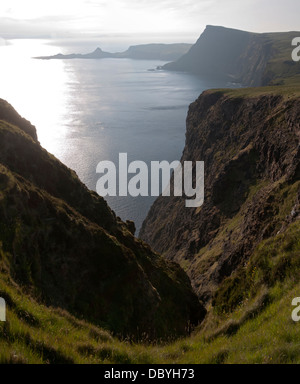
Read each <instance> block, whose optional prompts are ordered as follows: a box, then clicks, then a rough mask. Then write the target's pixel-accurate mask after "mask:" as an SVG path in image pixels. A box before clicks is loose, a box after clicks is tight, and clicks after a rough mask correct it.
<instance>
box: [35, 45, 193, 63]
mask: <svg viewBox="0 0 300 384" xmlns="http://www.w3.org/2000/svg"><path fill="white" fill-rule="evenodd" d="M191 47H192V44H182V43H179V44H144V45H134V46H131V47H129V48H128V49H127V51H125V52H117V53H110V52H105V51H102V49H101V48H97V49H96V50H95V51H94V52H91V53H87V54H81V53H72V54H69V55H63V54H61V53H59V54H57V55H54V56H39V57H34V58H35V59H40V60H71V59H93V60H95V59H106V58H115V59H136V60H162V61H174V60H177V59H179V58H180V57H181V56H183V55H185V54H186V53H187V52H188V51H189V50H190V48H191Z"/></svg>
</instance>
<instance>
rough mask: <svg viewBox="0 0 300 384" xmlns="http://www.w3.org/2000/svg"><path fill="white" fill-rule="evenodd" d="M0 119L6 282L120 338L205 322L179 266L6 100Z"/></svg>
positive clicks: (0, 253)
mask: <svg viewBox="0 0 300 384" xmlns="http://www.w3.org/2000/svg"><path fill="white" fill-rule="evenodd" d="M0 119H1V120H0V186H1V188H0V268H1V273H2V276H3V275H4V276H6V278H7V279H9V281H11V282H15V283H16V284H18V285H19V286H21V287H23V289H24V290H25V292H27V293H28V294H30V295H31V296H32V297H34V298H36V299H38V300H40V301H43V302H44V303H45V304H47V305H50V304H51V305H53V306H55V307H61V308H64V309H67V310H69V311H70V312H72V313H74V314H77V316H79V317H82V318H85V319H87V320H89V321H92V322H94V323H96V324H103V326H105V327H106V328H107V329H109V330H111V331H113V332H114V333H116V334H120V335H123V336H127V335H128V336H134V337H137V338H139V337H144V336H143V335H145V334H146V335H148V337H150V338H166V337H169V336H176V335H182V334H185V333H187V332H188V331H189V329H190V327H191V326H192V325H193V324H194V325H196V324H197V323H198V322H199V321H201V320H202V319H203V317H204V315H205V310H204V308H203V307H202V306H201V304H200V303H199V302H198V300H197V298H196V296H195V294H194V293H193V292H192V289H191V285H190V282H189V279H188V278H187V276H186V275H185V273H184V272H183V270H182V269H181V268H180V267H179V266H178V265H176V264H174V263H172V262H167V261H165V260H164V259H163V258H162V257H160V256H159V255H157V254H155V253H153V252H152V251H151V249H150V248H149V246H147V245H146V244H143V243H142V242H141V241H139V240H137V239H135V238H134V236H133V234H132V233H131V232H132V223H127V224H125V223H123V222H122V221H121V220H120V219H119V218H117V217H116V216H115V214H114V212H113V211H111V209H110V208H109V207H108V205H107V203H106V202H105V201H104V199H103V198H101V197H99V196H98V195H97V194H96V193H94V192H91V191H89V190H88V189H87V188H86V187H85V186H84V185H83V184H82V183H81V182H80V181H79V179H78V178H77V176H76V174H75V173H74V172H73V171H71V170H70V169H68V168H67V167H65V166H64V165H63V164H62V163H60V162H59V161H58V160H57V159H55V158H54V157H53V156H52V155H50V154H49V153H48V152H47V151H46V150H44V149H43V148H42V147H41V146H40V144H39V143H38V142H37V140H36V132H35V128H34V127H33V126H32V125H31V124H30V123H29V122H27V121H26V120H24V119H22V118H21V117H20V116H19V115H18V114H17V113H16V112H15V111H14V110H13V108H12V107H11V106H10V105H9V104H8V103H6V102H5V101H0ZM0 296H1V292H0ZM8 304H9V301H8Z"/></svg>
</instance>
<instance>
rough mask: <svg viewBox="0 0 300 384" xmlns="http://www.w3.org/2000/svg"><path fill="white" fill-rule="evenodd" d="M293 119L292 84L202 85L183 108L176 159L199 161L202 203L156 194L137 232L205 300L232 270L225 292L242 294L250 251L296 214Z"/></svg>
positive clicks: (299, 117) (298, 185)
mask: <svg viewBox="0 0 300 384" xmlns="http://www.w3.org/2000/svg"><path fill="white" fill-rule="evenodd" d="M286 92H287V93H286ZM299 121H300V97H299V88H298V90H297V91H296V89H295V90H294V92H293V90H292V89H291V88H288V89H284V88H276V87H269V88H265V89H253V90H252V89H249V90H238V91H206V92H204V93H203V94H202V95H201V96H200V97H199V99H198V100H197V101H196V102H195V103H193V104H192V105H191V106H190V109H189V113H188V118H187V134H186V145H185V149H184V152H183V157H182V161H185V160H187V161H194V162H195V161H205V202H204V205H203V206H202V207H201V208H198V209H190V208H186V207H185V202H184V199H182V198H168V199H166V198H163V197H159V198H158V199H157V201H156V202H155V203H154V205H153V206H152V208H151V210H150V212H149V215H148V217H147V218H146V220H145V222H144V224H143V227H142V230H141V233H140V236H141V238H142V239H144V240H145V241H147V242H149V244H150V245H151V246H152V247H153V248H154V249H155V250H156V251H158V252H160V253H162V254H163V255H164V256H165V257H166V258H168V259H170V260H173V261H176V262H179V263H180V264H181V266H182V267H183V268H184V269H185V270H186V271H187V273H188V275H189V276H190V278H191V280H192V284H193V286H194V288H195V290H196V291H197V293H198V295H199V297H201V298H202V299H203V300H204V301H205V302H206V303H211V299H212V298H214V297H215V294H216V292H217V291H218V290H219V291H220V290H224V289H225V288H224V285H223V284H227V283H228V281H227V282H226V278H228V277H232V276H233V275H234V274H235V273H238V274H239V280H236V281H235V282H234V283H232V284H233V285H231V291H232V292H233V294H234V289H236V292H239V293H238V294H237V296H238V295H239V294H240V290H244V291H245V293H246V292H247V287H246V286H244V287H242V288H241V286H242V282H243V281H244V280H243V278H242V276H243V273H244V272H245V271H244V270H243V268H244V267H245V266H246V265H247V263H249V262H251V260H252V259H251V257H252V255H253V251H254V249H256V247H257V246H258V245H259V244H260V243H261V242H262V241H263V240H266V239H269V238H272V236H275V235H276V234H279V233H283V234H284V233H285V231H286V229H287V228H288V227H289V226H290V225H291V223H293V222H295V221H297V220H299V214H300V207H299V202H300V125H299ZM282 262H283V261H282ZM283 263H284V262H283ZM287 263H288V261H287ZM234 284H235V285H234ZM234 287H235V288H234ZM227 294H228V292H227ZM224 297H225V299H224ZM224 297H223V299H224V300H223V302H224V303H228V302H229V301H230V295H228V296H227V298H226V295H225V296H224ZM221 301H222V300H220V301H219V302H221ZM236 301H237V302H239V300H238V299H237V300H236ZM235 304H237V303H236V302H235ZM229 305H230V304H229Z"/></svg>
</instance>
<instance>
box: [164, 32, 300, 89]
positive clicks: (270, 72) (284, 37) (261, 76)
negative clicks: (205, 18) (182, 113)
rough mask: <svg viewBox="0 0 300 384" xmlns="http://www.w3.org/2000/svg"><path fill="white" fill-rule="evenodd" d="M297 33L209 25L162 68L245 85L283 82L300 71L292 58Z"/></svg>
mask: <svg viewBox="0 0 300 384" xmlns="http://www.w3.org/2000/svg"><path fill="white" fill-rule="evenodd" d="M298 35H299V32H287V33H264V34H258V33H249V32H245V31H239V30H235V29H229V28H224V27H216V26H210V25H209V26H207V27H206V29H205V31H204V32H203V34H202V35H201V36H200V38H199V40H198V41H197V42H196V44H195V45H194V46H193V47H192V48H191V49H190V51H189V52H188V53H187V54H186V55H184V56H182V57H181V58H180V59H178V60H177V61H175V62H173V63H169V64H166V65H165V66H164V67H163V69H166V70H171V71H184V72H191V73H194V74H197V75H200V76H203V77H211V78H214V79H221V80H225V81H233V82H239V83H242V84H243V85H246V86H264V85H268V84H271V83H272V82H274V81H275V82H276V81H277V82H282V81H283V79H284V78H286V77H292V76H295V75H297V74H298V75H299V73H300V69H299V66H297V63H294V62H293V61H292V59H291V53H292V47H291V42H292V39H293V38H295V37H296V36H298Z"/></svg>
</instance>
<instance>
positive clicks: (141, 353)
mask: <svg viewBox="0 0 300 384" xmlns="http://www.w3.org/2000/svg"><path fill="white" fill-rule="evenodd" d="M1 252H2V251H1ZM299 252H300V222H299V221H298V222H296V223H295V224H293V225H292V226H291V227H290V228H289V229H288V231H287V232H286V233H285V234H284V235H278V236H277V237H276V238H274V239H272V240H268V241H266V242H265V243H264V244H262V245H261V246H260V247H259V248H258V249H257V250H256V252H255V256H254V260H261V259H264V260H266V261H268V263H269V265H270V266H271V269H272V270H274V266H275V265H276V264H277V263H278V262H279V260H281V259H282V257H283V256H287V257H289V256H291V255H294V257H292V260H293V261H292V262H291V263H290V264H289V267H288V268H286V269H285V273H284V276H285V277H284V278H283V279H281V281H280V279H278V281H274V282H273V283H270V284H269V286H267V285H260V289H258V290H257V293H256V294H255V295H253V297H252V298H250V299H249V298H247V299H245V300H244V302H243V304H241V305H240V307H239V308H238V309H237V310H236V311H235V312H234V313H231V314H227V315H226V314H218V313H216V312H211V314H210V316H209V318H208V319H207V321H206V323H205V324H204V325H203V326H202V329H200V330H198V332H197V333H195V334H194V335H193V336H192V337H191V338H187V339H182V340H179V341H177V342H175V343H170V344H169V345H161V346H159V345H156V346H153V345H148V346H147V345H146V344H144V345H141V344H140V345H133V344H130V343H129V342H126V341H123V342H121V341H119V340H117V339H114V338H112V337H111V336H110V335H109V333H108V332H107V331H105V330H103V329H100V328H97V327H95V326H94V325H91V324H88V323H86V322H84V321H82V320H79V319H76V318H74V317H73V316H71V315H69V314H68V313H67V312H65V311H61V310H58V309H52V308H47V307H44V306H42V305H40V304H37V303H36V302H35V301H34V300H33V299H32V298H29V297H27V296H26V295H25V294H24V292H22V290H21V289H20V288H19V287H18V286H16V285H15V283H13V282H12V281H10V279H9V278H8V277H7V275H6V274H5V273H4V272H5V265H2V271H1V274H0V296H3V297H4V298H5V299H6V301H7V304H8V314H7V317H8V321H7V322H6V323H1V324H0V344H1V348H0V363H132V364H139V363H174V362H175V363H180V364H181V363H299V362H300V324H299V323H294V322H293V321H292V319H291V312H292V306H291V302H292V299H293V298H294V297H297V296H299V292H300V282H299V276H300V274H299V269H300V263H299V256H298V255H299ZM2 256H4V255H2ZM264 265H265V264H264ZM251 268H252V272H253V274H252V276H253V284H254V282H255V281H256V282H258V281H259V280H260V279H262V276H264V274H265V273H266V270H265V268H264V267H262V265H261V263H258V264H257V265H256V266H255V265H254V266H253V265H252V266H251Z"/></svg>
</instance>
